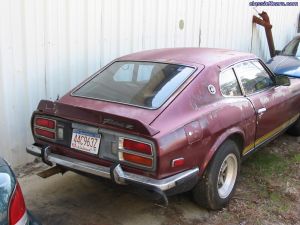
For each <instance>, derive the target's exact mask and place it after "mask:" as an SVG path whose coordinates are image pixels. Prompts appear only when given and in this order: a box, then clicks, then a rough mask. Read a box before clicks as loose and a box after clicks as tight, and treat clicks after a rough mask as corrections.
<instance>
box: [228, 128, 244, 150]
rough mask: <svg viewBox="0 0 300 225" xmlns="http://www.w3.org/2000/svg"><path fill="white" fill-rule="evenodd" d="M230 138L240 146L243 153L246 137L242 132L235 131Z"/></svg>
mask: <svg viewBox="0 0 300 225" xmlns="http://www.w3.org/2000/svg"><path fill="white" fill-rule="evenodd" d="M229 139H231V140H233V141H234V142H235V143H236V144H237V145H238V147H239V150H240V153H241V154H242V152H243V149H244V138H243V136H242V135H241V134H238V133H235V134H232V135H230V136H229Z"/></svg>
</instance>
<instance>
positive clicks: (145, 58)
mask: <svg viewBox="0 0 300 225" xmlns="http://www.w3.org/2000/svg"><path fill="white" fill-rule="evenodd" d="M299 103H300V80H299V79H298V80H297V79H289V78H287V77H283V76H280V77H277V76H275V75H274V74H273V73H272V72H271V71H270V70H269V69H268V68H267V67H266V66H265V64H264V63H263V62H262V61H261V60H260V59H258V58H257V57H256V56H255V55H252V54H248V53H240V52H235V51H230V50H222V49H208V48H177V49H160V50H151V51H144V52H140V53H135V54H130V55H127V56H124V57H121V58H118V59H116V60H114V61H113V62H111V63H110V64H109V65H107V66H105V67H104V68H103V69H101V70H100V71H98V72H96V73H95V74H94V75H92V76H91V77H90V78H88V79H87V80H85V81H84V82H83V83H81V84H80V85H79V86H77V87H76V88H74V89H73V90H72V91H70V92H69V93H67V94H66V95H65V96H63V97H62V98H61V99H59V100H57V101H55V102H51V101H46V100H42V101H41V102H40V104H39V106H38V108H37V110H36V111H35V112H34V113H33V116H32V121H31V122H32V131H33V136H34V140H35V143H34V144H33V145H31V146H28V147H27V151H28V152H29V153H31V154H34V155H37V156H40V157H42V159H43V160H44V162H45V163H48V164H49V165H56V166H58V167H60V168H62V169H64V170H71V171H75V172H78V173H83V174H88V175H94V176H97V177H104V178H108V179H111V180H112V181H113V182H115V183H117V184H134V185H138V186H140V187H142V188H145V189H148V190H152V191H154V192H157V193H160V194H161V195H162V196H164V197H165V199H166V196H168V195H171V194H175V193H178V192H185V191H190V190H192V191H193V195H194V199H195V201H196V202H197V203H199V204H200V205H202V206H204V207H207V208H210V209H220V208H222V207H224V206H225V205H226V204H227V203H228V202H229V200H230V198H231V197H232V195H233V192H234V189H235V186H236V180H237V177H238V175H239V170H240V164H241V160H242V159H243V158H245V156H247V155H249V154H250V153H252V152H254V151H255V150H257V149H258V148H259V147H261V146H262V145H264V144H265V143H267V142H269V141H271V140H272V139H273V138H275V137H276V136H278V135H279V134H280V133H282V132H284V131H285V130H287V129H288V131H289V133H291V134H293V135H299V134H300V120H299V113H300V104H299Z"/></svg>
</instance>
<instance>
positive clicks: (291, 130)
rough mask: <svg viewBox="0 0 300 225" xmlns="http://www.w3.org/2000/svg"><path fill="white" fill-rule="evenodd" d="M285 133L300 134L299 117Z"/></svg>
mask: <svg viewBox="0 0 300 225" xmlns="http://www.w3.org/2000/svg"><path fill="white" fill-rule="evenodd" d="M287 133H288V134H290V135H292V136H296V137H298V136H300V118H299V119H298V120H297V121H296V122H295V123H294V124H293V125H292V126H291V127H290V128H289V129H288V130H287Z"/></svg>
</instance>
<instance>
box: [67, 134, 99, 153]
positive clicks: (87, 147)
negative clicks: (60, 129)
mask: <svg viewBox="0 0 300 225" xmlns="http://www.w3.org/2000/svg"><path fill="white" fill-rule="evenodd" d="M100 140H101V135H100V134H95V133H90V132H87V131H82V130H77V129H74V130H73V134H72V141H71V148H73V149H76V150H79V151H83V152H88V153H91V154H95V155H96V154H98V152H99V146H100Z"/></svg>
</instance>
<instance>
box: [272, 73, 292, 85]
mask: <svg viewBox="0 0 300 225" xmlns="http://www.w3.org/2000/svg"><path fill="white" fill-rule="evenodd" d="M275 82H276V85H278V86H290V85H291V81H290V78H289V77H287V76H282V75H279V76H278V75H276V76H275Z"/></svg>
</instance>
